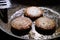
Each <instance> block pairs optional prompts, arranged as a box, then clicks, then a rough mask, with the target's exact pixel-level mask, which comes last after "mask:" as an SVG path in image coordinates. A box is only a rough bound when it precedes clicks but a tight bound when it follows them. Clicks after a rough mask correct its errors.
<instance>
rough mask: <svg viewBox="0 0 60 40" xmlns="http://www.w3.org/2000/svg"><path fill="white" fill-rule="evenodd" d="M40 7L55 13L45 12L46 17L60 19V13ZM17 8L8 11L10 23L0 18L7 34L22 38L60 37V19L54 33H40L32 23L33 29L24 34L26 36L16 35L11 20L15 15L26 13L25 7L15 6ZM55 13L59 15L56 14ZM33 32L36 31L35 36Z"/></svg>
mask: <svg viewBox="0 0 60 40" xmlns="http://www.w3.org/2000/svg"><path fill="white" fill-rule="evenodd" d="M39 8H42V9H44V10H48V11H51V12H52V13H53V15H52V14H51V15H50V14H49V13H48V14H49V15H50V16H49V15H47V14H46V13H45V14H43V15H44V16H46V17H56V18H55V19H59V20H60V14H59V13H58V12H56V11H54V10H52V9H50V8H47V7H39ZM15 9H16V10H15ZM15 9H10V10H9V11H8V12H9V13H8V23H6V24H5V23H3V22H2V21H1V20H0V29H1V30H2V31H4V32H6V33H7V34H9V35H11V36H14V37H17V38H21V39H53V38H56V37H60V31H58V30H60V26H59V25H60V21H59V20H58V23H59V25H58V26H57V27H56V31H55V33H53V34H52V35H42V34H39V33H37V32H36V30H35V29H34V28H35V27H34V25H35V24H34V23H32V30H31V31H30V32H29V34H27V35H24V36H17V35H14V34H13V33H12V32H11V26H10V22H11V20H12V19H14V18H15V17H18V16H22V15H23V14H22V13H24V9H25V7H23V8H20V6H19V7H18V8H15ZM12 10H13V11H12ZM54 15H57V16H54ZM33 33H35V35H34V36H33ZM38 35H39V36H38Z"/></svg>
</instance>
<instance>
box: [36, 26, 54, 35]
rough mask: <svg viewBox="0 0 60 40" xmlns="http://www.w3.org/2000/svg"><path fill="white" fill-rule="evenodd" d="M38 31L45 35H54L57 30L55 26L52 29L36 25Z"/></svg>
mask: <svg viewBox="0 0 60 40" xmlns="http://www.w3.org/2000/svg"><path fill="white" fill-rule="evenodd" d="M35 29H36V31H37V32H38V33H40V34H43V35H52V34H53V33H54V32H55V28H54V29H51V30H45V29H42V28H38V27H35Z"/></svg>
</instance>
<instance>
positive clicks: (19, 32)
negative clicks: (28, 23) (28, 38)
mask: <svg viewBox="0 0 60 40" xmlns="http://www.w3.org/2000/svg"><path fill="white" fill-rule="evenodd" d="M30 30H31V27H30V28H29V29H26V30H17V29H14V28H13V27H11V32H12V33H13V34H15V35H18V36H23V35H26V34H28V33H29V31H30Z"/></svg>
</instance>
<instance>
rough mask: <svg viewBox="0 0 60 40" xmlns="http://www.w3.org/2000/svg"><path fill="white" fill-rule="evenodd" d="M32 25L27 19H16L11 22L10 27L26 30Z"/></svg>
mask: <svg viewBox="0 0 60 40" xmlns="http://www.w3.org/2000/svg"><path fill="white" fill-rule="evenodd" d="M31 25H32V21H31V20H30V19H29V18H27V17H18V18H16V19H14V20H13V21H11V26H12V27H13V28H15V29H18V30H20V29H28V28H30V26H31Z"/></svg>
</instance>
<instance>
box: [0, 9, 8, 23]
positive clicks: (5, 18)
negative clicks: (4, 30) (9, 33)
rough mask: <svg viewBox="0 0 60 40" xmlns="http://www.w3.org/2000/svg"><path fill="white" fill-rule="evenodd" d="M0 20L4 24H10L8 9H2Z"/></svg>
mask: <svg viewBox="0 0 60 40" xmlns="http://www.w3.org/2000/svg"><path fill="white" fill-rule="evenodd" d="M0 18H1V20H2V21H3V22H4V23H8V14H7V9H0Z"/></svg>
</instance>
